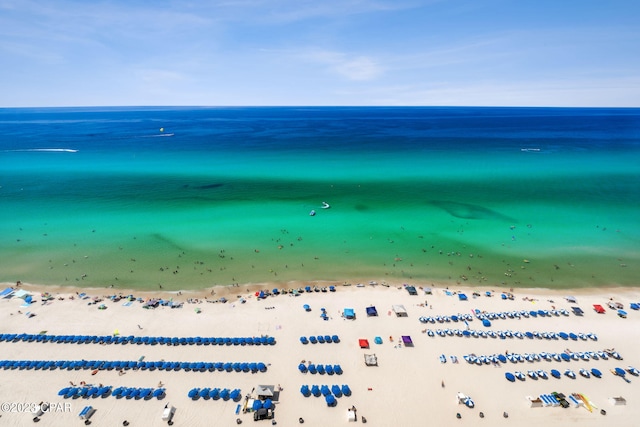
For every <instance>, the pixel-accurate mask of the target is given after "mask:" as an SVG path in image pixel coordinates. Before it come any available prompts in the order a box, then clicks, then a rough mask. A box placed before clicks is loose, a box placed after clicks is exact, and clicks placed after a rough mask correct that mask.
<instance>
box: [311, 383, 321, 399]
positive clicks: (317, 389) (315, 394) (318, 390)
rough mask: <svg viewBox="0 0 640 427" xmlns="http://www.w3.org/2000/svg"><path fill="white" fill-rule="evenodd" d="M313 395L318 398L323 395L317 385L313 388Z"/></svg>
mask: <svg viewBox="0 0 640 427" xmlns="http://www.w3.org/2000/svg"><path fill="white" fill-rule="evenodd" d="M311 394H313V395H314V396H316V397H318V396H320V395H321V394H322V392H321V391H320V387H318V386H317V385H315V384H314V385H313V386H311Z"/></svg>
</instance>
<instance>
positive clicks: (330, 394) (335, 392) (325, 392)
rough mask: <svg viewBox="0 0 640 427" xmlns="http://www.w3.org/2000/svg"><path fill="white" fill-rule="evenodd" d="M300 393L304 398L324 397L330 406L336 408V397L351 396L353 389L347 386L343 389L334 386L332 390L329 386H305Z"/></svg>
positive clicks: (344, 385) (343, 386)
mask: <svg viewBox="0 0 640 427" xmlns="http://www.w3.org/2000/svg"><path fill="white" fill-rule="evenodd" d="M300 393H302V395H303V396H304V397H309V396H311V395H314V396H315V397H320V396H324V398H325V401H326V403H327V405H328V406H335V405H336V404H337V401H336V397H342V396H351V389H350V388H349V386H348V385H346V384H343V385H342V387H340V386H339V385H337V384H334V385H332V386H331V388H329V386H328V385H322V386H318V385H312V386H311V387H309V386H308V385H306V384H304V385H303V386H302V387H300Z"/></svg>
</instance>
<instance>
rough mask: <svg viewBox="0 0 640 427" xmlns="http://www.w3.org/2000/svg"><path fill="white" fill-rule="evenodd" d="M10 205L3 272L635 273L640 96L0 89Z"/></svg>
mask: <svg viewBox="0 0 640 427" xmlns="http://www.w3.org/2000/svg"><path fill="white" fill-rule="evenodd" d="M322 202H327V203H329V204H330V205H331V208H329V209H323V208H322ZM0 206H1V209H0V281H7V282H15V281H16V280H22V281H24V282H32V283H44V284H63V285H64V284H73V285H82V286H107V285H111V284H113V285H114V286H119V287H136V288H157V287H158V285H162V286H163V288H165V289H187V288H203V287H207V286H211V285H220V284H229V283H235V282H239V283H245V282H264V281H287V280H345V281H351V280H367V279H370V280H389V281H408V282H409V281H413V282H416V283H431V282H460V283H465V284H469V285H483V286H484V285H496V286H498V285H503V286H510V287H512V286H540V287H561V286H565V287H569V286H608V285H622V286H634V285H638V277H640V267H639V265H638V261H639V260H640V221H638V218H640V109H608V108H607V109H604V108H594V109H576V108H564V109H558V108H465V107H450V108H436V107H425V108H415V107H411V108H401V107H393V108H383V107H377V108H376V107H365V108H362V107H353V108H342V107H340V108H328V107H322V108H320V107H318V108H316V107H305V108H302V107H290V108H280V107H278V108H275V107H273V108H267V107H265V108H173V107H166V108H44V109H0ZM312 210H313V211H315V212H316V215H314V216H311V215H310V212H311V211H312Z"/></svg>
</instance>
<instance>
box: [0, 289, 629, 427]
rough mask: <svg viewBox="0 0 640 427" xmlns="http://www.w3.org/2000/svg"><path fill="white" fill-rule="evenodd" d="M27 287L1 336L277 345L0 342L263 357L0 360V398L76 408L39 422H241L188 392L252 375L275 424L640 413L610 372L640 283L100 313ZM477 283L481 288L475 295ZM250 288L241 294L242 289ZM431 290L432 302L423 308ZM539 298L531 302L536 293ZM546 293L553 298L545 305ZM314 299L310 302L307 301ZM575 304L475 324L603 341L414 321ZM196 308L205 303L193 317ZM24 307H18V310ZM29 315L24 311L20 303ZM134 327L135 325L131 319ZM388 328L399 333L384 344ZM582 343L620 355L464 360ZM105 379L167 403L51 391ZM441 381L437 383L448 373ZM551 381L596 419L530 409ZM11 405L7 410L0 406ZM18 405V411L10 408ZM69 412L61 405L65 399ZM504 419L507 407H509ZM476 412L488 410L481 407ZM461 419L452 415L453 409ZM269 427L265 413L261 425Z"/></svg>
mask: <svg viewBox="0 0 640 427" xmlns="http://www.w3.org/2000/svg"><path fill="white" fill-rule="evenodd" d="M22 288H25V289H28V290H31V291H35V292H36V293H35V296H36V298H35V299H36V300H37V301H38V302H36V303H34V304H32V306H31V307H28V308H26V307H20V303H21V301H20V300H17V299H15V298H12V299H1V300H0V318H1V320H0V321H1V326H0V333H30V334H37V333H39V332H41V331H47V333H48V334H64V335H70V334H86V335H109V334H113V332H114V331H115V330H118V331H119V333H120V334H121V335H125V336H127V335H136V336H138V335H146V336H169V337H172V336H178V337H189V336H205V337H219V336H220V337H248V336H261V335H269V336H273V337H275V338H276V340H277V344H276V345H273V346H196V345H192V346H189V345H187V346H173V347H168V346H164V345H156V346H148V345H132V344H128V345H116V344H112V345H99V344H82V345H77V344H54V343H35V342H33V343H27V342H19V343H7V342H2V343H0V355H1V356H0V359H9V360H22V359H28V360H81V359H85V360H138V359H140V358H141V357H142V356H144V358H145V360H147V361H152V360H167V361H204V362H217V361H221V362H227V361H229V362H235V361H238V362H245V361H246V362H264V363H266V364H268V370H267V372H266V373H255V374H251V373H241V372H240V373H236V372H230V373H227V372H203V373H193V372H184V371H178V372H165V371H159V370H155V371H142V370H139V371H133V370H129V371H126V373H125V374H124V375H119V374H118V372H116V371H115V370H113V371H99V372H98V373H97V374H96V375H92V374H91V371H90V370H73V371H67V370H64V371H63V370H59V369H58V370H54V371H41V370H3V369H0V376H1V377H2V382H1V384H2V385H1V386H0V401H1V402H15V403H38V402H41V401H46V402H55V403H63V404H64V403H68V407H70V411H68V412H65V411H61V412H51V413H46V414H44V415H43V416H42V417H41V420H40V421H39V425H42V426H60V425H80V423H82V421H81V420H80V419H79V418H78V413H79V412H80V411H81V410H82V408H83V407H84V406H86V405H92V406H93V407H94V408H95V409H96V412H95V414H94V415H93V417H92V418H91V424H92V425H95V426H116V425H122V422H123V421H124V420H127V421H128V422H129V425H130V426H154V425H165V424H166V422H164V421H162V420H161V414H162V412H163V409H164V407H165V405H167V404H169V405H172V406H175V407H176V408H177V412H176V414H175V418H174V425H176V426H205V425H206V426H229V425H234V424H235V423H236V419H237V418H240V419H241V420H242V421H243V423H250V424H253V423H254V421H253V418H252V414H250V413H247V414H243V413H242V412H241V413H240V414H239V415H236V413H235V410H236V407H237V405H238V404H237V403H236V402H233V401H223V400H202V399H200V400H197V401H192V400H191V399H189V398H188V397H187V394H188V392H189V390H190V389H192V388H194V387H201V388H202V387H220V388H229V389H234V388H239V389H241V390H242V395H243V396H244V395H246V394H248V393H250V392H251V391H252V389H253V388H254V387H256V386H258V385H259V384H271V385H275V386H276V387H277V386H278V385H279V386H280V387H281V388H282V391H281V393H280V397H279V400H278V402H277V403H276V410H275V420H276V421H277V424H278V425H286V426H291V425H294V424H298V419H299V418H300V417H302V418H304V421H305V422H304V424H305V425H309V426H335V425H346V424H350V423H349V422H348V421H347V415H348V409H349V408H351V407H352V406H355V407H356V409H357V415H358V423H359V422H361V418H360V417H362V416H364V417H365V418H366V420H367V423H368V424H370V425H372V426H391V425H402V426H417V425H427V424H428V425H438V426H449V425H461V426H462V425H476V424H485V425H487V426H496V425H517V426H534V425H535V426H539V425H541V423H542V424H544V425H545V426H566V425H579V426H610V425H617V426H633V425H637V419H638V416H639V415H640V409H639V408H640V406H639V405H640V387H639V386H640V378H638V377H633V376H631V375H627V377H628V378H629V379H630V380H631V382H630V383H627V382H625V381H624V380H623V379H622V378H620V377H618V376H614V375H612V374H611V373H610V369H613V368H615V367H621V368H626V367H627V366H629V365H632V366H636V367H640V351H638V350H639V344H638V343H639V342H640V341H639V340H638V338H639V336H640V328H638V326H639V324H640V322H639V320H640V313H638V312H635V311H633V310H630V309H629V303H631V302H640V290H637V289H629V288H625V289H602V290H576V291H551V290H545V289H527V290H521V289H517V290H515V291H514V295H515V298H514V300H506V301H505V300H502V299H500V292H501V291H500V290H499V289H496V291H497V293H496V294H495V295H494V296H493V297H491V298H489V297H486V296H484V291H486V290H490V289H491V288H489V287H487V288H486V289H484V288H483V289H464V288H462V287H456V288H455V289H454V288H453V287H451V290H452V291H454V290H455V291H464V292H465V293H466V294H467V295H468V297H469V300H468V301H459V299H458V298H457V296H455V295H454V296H447V295H446V294H445V292H444V288H433V295H425V294H424V293H423V291H422V290H421V289H419V295H418V296H410V295H409V294H408V293H407V292H406V291H405V290H404V289H401V286H400V289H399V288H398V286H397V285H392V286H390V287H386V286H370V285H367V286H365V287H356V286H350V287H347V286H337V291H336V292H335V293H330V292H326V293H322V292H317V293H304V294H302V295H300V296H297V297H294V296H289V295H280V296H276V297H269V298H266V299H263V300H257V299H256V298H255V297H252V295H253V292H255V291H256V290H258V289H265V290H266V289H272V288H273V285H267V284H265V285H262V286H258V285H250V286H241V287H239V288H228V289H216V295H215V296H211V295H210V294H209V293H207V294H202V293H201V294H200V295H198V294H193V293H191V294H187V293H185V294H183V295H180V296H177V295H173V296H174V299H175V300H180V301H186V300H187V299H188V298H195V297H201V298H204V296H205V295H206V296H208V298H209V299H213V298H218V297H220V296H221V295H226V296H227V298H229V300H230V301H229V302H228V303H226V304H222V303H208V302H207V301H204V300H203V301H202V302H201V303H199V304H190V303H185V304H184V307H183V308H181V309H169V308H163V307H161V308H157V309H155V310H146V309H143V308H142V304H140V303H134V304H133V305H131V306H123V304H122V301H121V302H118V303H114V302H110V301H105V302H104V303H105V304H106V306H107V307H108V308H107V309H106V310H98V309H97V305H87V301H86V300H78V299H74V300H71V299H70V298H69V296H71V295H75V291H76V289H71V288H67V289H64V288H50V287H47V288H38V287H31V286H29V285H23V286H22ZM41 290H47V291H50V292H52V293H54V296H55V297H56V298H58V297H64V298H65V299H64V300H59V299H55V300H54V301H53V302H51V303H49V304H46V305H43V304H42V303H41V302H39V299H40V298H39V292H40V291H41ZM474 290H475V291H477V292H480V293H481V294H482V296H481V297H477V298H473V297H472V293H473V292H474ZM84 291H85V292H87V293H88V294H89V295H91V296H92V297H93V296H102V295H105V294H108V293H109V289H90V290H84ZM135 294H136V296H140V297H144V298H148V297H150V296H151V295H150V294H144V293H141V292H136V293H135ZM570 294H571V295H575V296H576V297H577V299H578V304H570V303H568V302H567V301H566V300H565V299H564V298H563V297H564V296H566V295H570ZM240 296H243V297H245V298H246V300H247V301H246V303H244V304H243V303H240V302H239V297H240ZM610 298H613V299H614V300H616V301H619V302H621V303H623V304H624V306H625V309H626V311H627V312H628V313H629V315H628V318H626V319H622V318H620V317H618V316H617V315H616V314H615V312H614V311H612V310H609V309H608V308H607V312H606V313H605V314H596V313H595V312H594V310H593V308H592V305H593V304H603V305H605V306H606V304H607V303H608V302H609V299H610ZM425 300H426V301H427V302H428V305H425ZM532 300H534V301H532ZM551 301H553V302H551ZM304 304H309V305H310V306H311V311H310V312H306V311H305V310H303V308H302V306H303V305H304ZM394 304H402V305H404V306H405V307H406V309H407V312H408V316H407V317H406V318H399V317H396V316H395V315H394V314H393V313H391V314H389V311H390V310H391V307H392V305H394ZM369 305H375V306H376V307H377V309H378V312H379V316H378V317H367V316H366V312H365V309H366V307H367V306H369ZM573 305H577V306H579V307H581V308H582V309H583V310H584V311H585V314H584V316H583V317H577V316H575V315H573V314H571V315H570V316H568V317H564V316H561V317H545V318H529V319H520V320H515V319H513V320H511V319H507V320H496V321H494V322H493V325H492V327H491V328H484V327H483V326H482V325H481V323H480V322H479V321H478V320H474V321H472V322H470V323H469V326H470V327H471V328H472V329H478V330H489V329H491V330H494V331H496V330H512V331H523V332H524V331H540V332H543V331H547V332H548V331H555V332H560V331H565V332H575V333H578V332H584V333H588V332H592V333H595V334H597V336H598V338H599V339H598V341H597V342H594V341H591V340H588V341H583V340H578V341H571V340H569V341H563V340H545V339H533V340H531V339H526V338H525V339H517V338H512V339H504V340H501V339H491V338H462V337H446V338H442V337H429V336H427V334H426V333H424V332H423V331H424V330H425V329H427V328H431V329H433V330H435V329H437V328H444V327H450V328H461V329H463V328H464V327H465V326H464V324H461V323H457V324H456V323H450V324H446V325H439V324H435V325H431V324H423V323H420V322H419V320H418V318H419V317H420V316H425V315H438V314H441V315H452V314H457V313H469V312H470V310H472V309H480V310H486V311H492V312H498V311H511V310H523V309H524V310H531V309H535V310H538V309H547V310H550V309H551V308H552V306H554V307H556V308H558V309H560V308H565V309H568V310H570V307H571V306H573ZM347 307H348V308H353V309H354V310H355V312H356V315H357V318H356V319H355V320H345V319H343V318H341V313H342V310H343V309H344V308H347ZM195 308H199V309H200V310H201V312H200V313H196V310H195ZM321 308H326V310H327V312H328V313H329V315H330V319H329V320H326V321H324V320H322V319H321V318H320V309H321ZM19 311H21V312H22V313H19ZM27 311H30V312H32V313H35V314H36V316H35V317H31V318H27V316H26V315H25V313H26V312H27ZM138 325H140V327H142V329H139V327H138ZM334 334H335V335H338V336H339V337H340V338H341V342H340V343H338V344H333V343H332V344H307V345H303V344H301V343H300V341H299V338H300V336H302V335H305V336H310V335H334ZM401 335H409V336H411V338H412V340H413V343H414V346H413V347H405V346H401V347H399V346H397V342H398V338H399V337H400V336H401ZM376 336H380V337H382V338H383V339H384V342H383V344H380V345H378V344H375V343H374V338H375V337H376ZM389 337H393V342H391V341H390V340H389ZM359 338H366V339H368V340H369V342H370V343H371V348H370V349H368V350H363V349H361V348H360V347H359V345H358V339H359ZM567 348H569V349H570V350H572V351H576V352H577V351H590V350H594V351H595V350H602V349H609V348H615V350H616V351H618V352H619V353H620V354H621V355H622V357H623V358H624V360H622V361H617V360H613V359H609V360H590V361H587V362H583V361H571V362H544V361H541V362H533V363H526V362H525V363H519V364H517V365H514V364H511V363H507V364H504V365H501V366H497V367H496V366H493V365H484V366H476V365H470V364H467V363H466V362H465V361H464V359H463V356H464V355H466V354H470V353H475V354H478V355H480V354H486V355H488V354H494V353H503V354H504V353H505V351H509V352H517V353H526V352H531V353H533V352H542V351H545V352H563V351H565V350H566V349H567ZM372 353H375V354H376V355H377V357H378V362H379V366H378V367H367V366H365V364H364V354H372ZM441 354H445V355H447V359H448V360H447V363H445V364H442V363H441V362H440V360H439V356H440V355H441ZM452 355H453V356H457V358H458V360H459V363H457V364H453V363H451V359H450V356H452ZM303 360H304V361H305V362H307V363H308V362H313V363H315V364H332V365H333V364H340V365H341V366H342V368H343V370H344V373H343V374H342V375H332V376H329V375H319V374H316V375H312V374H302V373H300V372H299V371H298V364H299V363H300V362H301V361H303ZM583 367H584V368H589V369H590V368H594V367H595V368H598V369H599V370H600V371H602V372H603V377H602V378H601V379H596V378H593V377H592V378H589V379H586V378H582V377H580V376H578V378H576V379H574V380H572V379H569V378H567V377H565V376H563V377H562V379H553V378H550V379H548V380H537V381H534V380H531V379H527V380H526V381H522V382H520V381H517V382H515V383H510V382H508V381H507V380H506V379H505V376H504V374H505V372H507V371H510V372H514V371H515V370H520V371H523V372H526V371H527V370H528V369H545V370H546V371H550V370H551V369H554V368H555V369H558V370H560V371H564V370H565V369H567V368H571V369H573V370H574V371H575V372H576V373H577V372H578V370H579V369H580V368H583ZM70 381H71V382H73V383H75V384H79V383H81V382H85V383H87V384H104V385H112V386H114V388H115V387H118V386H131V387H156V386H157V385H158V383H159V382H162V383H163V384H164V386H165V387H166V390H167V396H166V397H165V399H163V400H156V399H152V400H149V401H144V400H133V399H132V400H127V399H116V398H115V397H108V398H98V399H82V398H80V399H71V400H65V399H63V398H62V397H59V396H58V395H57V393H58V391H59V390H60V389H61V388H63V387H65V386H68V385H69V382H70ZM443 382H444V387H443V386H442V383H443ZM303 384H307V385H309V386H311V385H313V384H318V385H322V384H327V385H329V386H331V385H333V384H337V385H342V384H347V385H349V387H350V388H351V390H352V392H353V394H352V395H351V396H350V397H340V398H338V399H337V401H338V404H337V406H335V407H328V406H327V405H326V403H325V401H324V399H323V398H322V397H319V398H316V397H313V396H311V397H304V396H302V394H301V393H300V387H301V386H302V385H303ZM553 391H558V392H563V393H565V394H569V393H573V392H581V393H583V394H585V395H586V396H588V397H589V398H590V399H591V401H592V402H593V403H594V404H596V405H597V407H598V408H599V409H600V408H601V409H605V410H606V415H601V414H600V412H599V409H598V410H594V411H593V412H589V411H587V410H586V409H585V408H573V407H571V408H568V409H563V408H560V407H543V408H530V407H529V403H528V401H527V400H526V399H525V397H526V396H537V395H539V394H542V393H550V392H553ZM457 392H463V393H464V394H466V395H469V396H471V397H472V398H473V400H474V401H475V408H473V409H469V408H467V407H465V406H464V405H461V404H458V402H457V400H456V393H457ZM614 396H622V397H624V398H625V399H626V401H627V404H626V405H625V406H614V405H612V404H611V403H610V402H609V398H611V397H614ZM3 408H4V409H6V406H3ZM14 409H18V407H14ZM62 409H64V407H62ZM505 411H506V412H507V413H508V418H504V417H503V412H505ZM480 412H483V414H484V418H480V416H479V414H480ZM457 413H459V414H460V415H461V418H460V419H457V418H456V414H457ZM1 415H2V417H1V420H0V424H1V425H3V426H22V425H31V424H32V418H33V415H32V414H31V413H11V412H6V411H5V412H2V413H1ZM260 423H261V424H265V425H267V424H269V423H270V421H260Z"/></svg>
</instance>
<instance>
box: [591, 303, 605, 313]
mask: <svg viewBox="0 0 640 427" xmlns="http://www.w3.org/2000/svg"><path fill="white" fill-rule="evenodd" d="M593 309H594V310H595V311H596V313H600V314H602V313H604V312H605V309H604V307H603V306H601V305H600V304H593Z"/></svg>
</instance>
